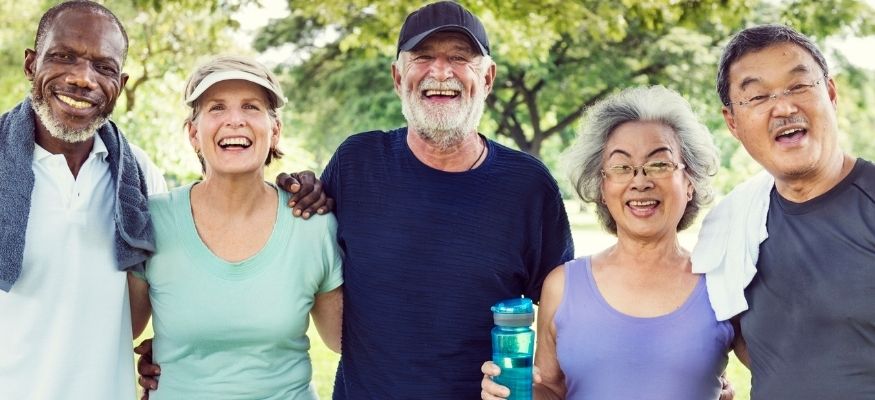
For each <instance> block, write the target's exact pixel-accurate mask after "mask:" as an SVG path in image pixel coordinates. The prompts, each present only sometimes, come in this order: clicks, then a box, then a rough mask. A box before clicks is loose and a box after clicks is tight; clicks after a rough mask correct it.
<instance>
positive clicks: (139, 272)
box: [128, 262, 149, 282]
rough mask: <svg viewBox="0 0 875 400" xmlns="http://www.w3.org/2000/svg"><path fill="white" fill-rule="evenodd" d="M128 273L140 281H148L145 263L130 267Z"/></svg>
mask: <svg viewBox="0 0 875 400" xmlns="http://www.w3.org/2000/svg"><path fill="white" fill-rule="evenodd" d="M128 271H131V273H132V274H133V275H134V276H135V277H136V278H137V279H139V280H141V281H146V282H148V281H149V280H148V279H146V262H141V263H139V264H137V265H135V266H133V267H131V268H130V269H129V270H128Z"/></svg>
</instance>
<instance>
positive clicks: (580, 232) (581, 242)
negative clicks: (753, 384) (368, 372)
mask: <svg viewBox="0 0 875 400" xmlns="http://www.w3.org/2000/svg"><path fill="white" fill-rule="evenodd" d="M566 208H567V211H568V218H569V221H570V222H571V226H572V234H573V236H574V243H575V250H576V253H577V255H578V256H582V255H585V254H592V253H595V252H598V251H600V250H602V249H604V248H606V247H608V246H610V245H611V244H612V243H614V241H615V240H616V239H615V238H614V237H613V236H611V235H609V234H607V233H604V232H603V231H602V230H601V228H600V226H599V224H598V222H597V221H596V219H595V217H594V216H593V215H592V213H590V212H588V211H587V210H584V209H583V208H582V207H581V206H580V204H579V203H577V202H568V203H566ZM706 211H707V210H705V211H703V212H702V214H701V215H704V214H705V212H706ZM698 229H699V226H698V225H695V226H693V227H692V228H690V229H688V230H687V231H684V232H681V234H680V235H679V240H680V242H681V244H682V245H683V246H684V247H686V248H687V249H692V248H693V247H692V246H693V244H694V243H695V240H696V234H697V233H698ZM484 334H485V335H488V334H489V332H485V333H484ZM151 336H152V326H151V324H150V325H149V326H148V327H147V328H146V332H144V333H143V335H142V336H141V339H142V338H144V337H151ZM308 336H309V337H310V344H311V348H310V357H311V359H312V361H313V384H314V386H315V387H316V391H317V393H318V394H319V397H320V398H322V399H330V398H331V392H332V389H333V385H334V373H335V371H336V369H337V361H338V360H339V359H340V355H339V354H336V353H334V352H333V351H331V350H329V349H328V348H327V347H325V345H324V344H322V341H321V340H320V339H319V335H318V334H317V333H316V329H315V328H314V327H313V324H312V323H311V324H310V331H309V332H308ZM137 343H139V340H137V341H135V345H136V344H137ZM726 372H727V376H728V377H729V380H730V381H731V382H732V384H733V386H734V387H735V392H736V395H735V400H750V372H748V370H747V368H746V367H744V365H742V364H741V362H739V361H738V360H737V359H736V358H735V356H734V355H730V357H729V365H728V366H727V368H726Z"/></svg>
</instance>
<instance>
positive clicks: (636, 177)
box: [632, 165, 653, 189]
mask: <svg viewBox="0 0 875 400" xmlns="http://www.w3.org/2000/svg"><path fill="white" fill-rule="evenodd" d="M651 186H653V181H652V180H651V179H650V177H649V176H647V172H644V166H643V165H641V166H637V167H634V166H633V167H632V187H633V188H636V189H646V188H649V187H651Z"/></svg>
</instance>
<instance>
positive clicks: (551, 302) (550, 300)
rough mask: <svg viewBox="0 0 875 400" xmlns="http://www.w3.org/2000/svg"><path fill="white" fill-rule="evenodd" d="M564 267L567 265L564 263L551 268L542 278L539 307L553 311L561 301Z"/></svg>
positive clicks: (563, 287)
mask: <svg viewBox="0 0 875 400" xmlns="http://www.w3.org/2000/svg"><path fill="white" fill-rule="evenodd" d="M565 268H567V267H566V265H564V264H563V265H560V266H558V267H556V268H553V270H552V271H550V273H549V274H547V278H546V279H544V287H543V288H542V289H541V304H540V307H541V309H544V310H551V311H555V310H556V307H558V306H559V302H560V301H562V295H563V292H564V291H565Z"/></svg>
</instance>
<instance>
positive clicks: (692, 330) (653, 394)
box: [553, 256, 734, 400]
mask: <svg viewBox="0 0 875 400" xmlns="http://www.w3.org/2000/svg"><path fill="white" fill-rule="evenodd" d="M553 318H554V319H553V321H554V323H555V324H556V353H557V356H558V359H559V366H560V367H561V368H562V371H563V372H564V373H565V385H566V387H567V389H568V392H567V397H566V399H568V400H584V399H587V400H590V399H591V400H614V399H616V400H628V399H653V400H662V399H664V400H713V399H717V398H718V397H719V395H720V380H719V377H720V374H721V373H722V372H723V370H724V368H725V367H726V362H727V352H728V350H729V346H730V343H732V339H733V336H734V333H733V329H732V325H731V324H730V323H729V321H721V322H718V321H717V318H716V317H715V316H714V311H713V310H712V309H711V303H710V301H709V300H708V294H707V292H706V289H705V280H704V277H703V278H700V279H699V282H698V284H696V287H695V289H693V292H692V294H690V296H689V297H688V298H687V300H686V301H685V302H684V304H683V305H682V306H681V307H680V308H679V309H677V310H675V311H674V312H672V313H669V314H666V315H663V316H659V317H653V318H639V317H632V316H629V315H626V314H623V313H621V312H619V311H617V310H615V309H614V308H613V307H611V305H609V304H608V303H607V301H605V299H604V297H602V295H601V292H599V290H598V287H597V286H596V284H595V280H594V279H593V275H592V264H591V261H590V257H588V256H587V257H583V258H578V259H576V260H572V261H569V262H568V263H566V264H565V293H564V294H563V298H562V302H561V303H560V304H559V308H558V309H557V310H556V315H555V316H554V317H553Z"/></svg>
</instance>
